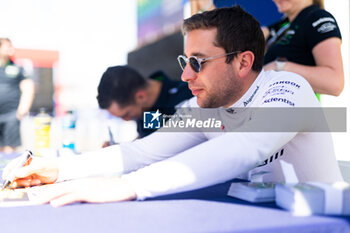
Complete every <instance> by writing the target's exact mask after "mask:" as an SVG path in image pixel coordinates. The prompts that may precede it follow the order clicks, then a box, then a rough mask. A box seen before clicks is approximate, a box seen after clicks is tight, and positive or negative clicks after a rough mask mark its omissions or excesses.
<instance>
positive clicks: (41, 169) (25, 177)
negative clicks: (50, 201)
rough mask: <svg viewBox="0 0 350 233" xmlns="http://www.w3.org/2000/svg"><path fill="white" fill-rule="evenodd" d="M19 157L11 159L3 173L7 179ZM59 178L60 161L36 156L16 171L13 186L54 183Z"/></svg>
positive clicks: (3, 176) (3, 177)
mask: <svg viewBox="0 0 350 233" xmlns="http://www.w3.org/2000/svg"><path fill="white" fill-rule="evenodd" d="M17 160H18V158H17V159H14V160H13V161H11V162H10V163H9V164H8V165H7V166H6V167H5V169H4V171H3V173H2V179H3V180H5V179H6V178H7V176H8V174H9V173H10V171H11V170H12V169H13V168H14V166H15V165H16V163H17ZM57 178H58V163H57V161H56V160H53V159H45V158H38V157H34V158H32V160H31V161H30V162H29V164H26V165H25V166H24V167H22V168H20V169H18V171H17V172H16V173H15V180H14V182H13V184H12V187H13V188H15V187H29V186H34V185H40V184H51V183H54V182H55V181H56V180H57Z"/></svg>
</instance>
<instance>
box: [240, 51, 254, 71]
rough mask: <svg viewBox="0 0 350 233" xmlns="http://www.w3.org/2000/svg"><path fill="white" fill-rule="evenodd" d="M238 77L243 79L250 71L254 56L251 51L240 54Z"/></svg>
mask: <svg viewBox="0 0 350 233" xmlns="http://www.w3.org/2000/svg"><path fill="white" fill-rule="evenodd" d="M237 58H238V61H239V65H238V75H239V77H245V76H246V75H248V73H249V72H250V71H251V69H252V66H253V63H254V60H255V56H254V53H253V52H252V51H244V52H242V53H240V54H239V55H238V56H237Z"/></svg>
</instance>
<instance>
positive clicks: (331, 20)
mask: <svg viewBox="0 0 350 233" xmlns="http://www.w3.org/2000/svg"><path fill="white" fill-rule="evenodd" d="M324 22H332V23H335V20H334V19H333V18H332V17H323V18H320V19H318V20H316V21H315V22H313V23H312V26H313V27H317V25H319V24H321V23H324Z"/></svg>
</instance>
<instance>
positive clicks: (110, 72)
mask: <svg viewBox="0 0 350 233" xmlns="http://www.w3.org/2000/svg"><path fill="white" fill-rule="evenodd" d="M97 91H98V96H97V101H98V104H99V106H100V108H102V109H106V110H107V111H108V112H109V113H110V114H112V115H113V116H116V117H121V118H122V119H123V120H126V121H129V120H135V121H136V123H137V132H138V134H139V136H138V137H139V138H143V137H145V136H147V135H149V134H151V133H153V132H154V131H155V130H154V129H144V128H143V119H142V118H143V111H157V110H158V109H159V111H160V112H161V113H163V114H167V115H171V114H174V113H175V107H176V106H177V105H181V103H182V102H183V101H184V100H187V99H190V98H191V97H193V95H192V94H191V91H190V89H188V85H187V83H185V82H182V81H174V80H171V79H169V78H168V77H167V75H166V74H165V73H163V72H161V71H157V72H155V73H153V74H152V75H150V77H149V78H145V77H143V76H142V75H141V74H140V73H139V72H137V71H136V70H135V69H133V68H131V67H129V66H113V67H109V68H108V69H107V70H106V71H105V72H104V74H103V75H102V78H101V81H100V84H99V85H98V88H97ZM108 145H109V144H108V143H105V144H104V147H105V146H108Z"/></svg>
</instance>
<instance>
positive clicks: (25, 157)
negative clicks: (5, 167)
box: [2, 150, 33, 189]
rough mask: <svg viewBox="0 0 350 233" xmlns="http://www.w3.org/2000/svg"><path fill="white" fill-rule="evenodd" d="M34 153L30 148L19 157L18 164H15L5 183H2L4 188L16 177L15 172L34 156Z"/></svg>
mask: <svg viewBox="0 0 350 233" xmlns="http://www.w3.org/2000/svg"><path fill="white" fill-rule="evenodd" d="M32 155H33V153H32V152H31V151H30V150H26V151H25V152H24V153H23V154H22V155H21V156H20V157H19V159H18V161H17V163H16V165H15V166H14V168H13V169H12V170H11V171H10V173H9V175H8V176H7V179H6V180H5V181H4V183H3V185H2V189H5V188H6V187H7V186H9V185H10V184H11V183H12V181H13V180H14V178H15V174H16V171H17V170H18V169H19V168H21V167H23V166H24V165H25V164H26V163H27V162H28V160H29V159H30V158H31V157H32Z"/></svg>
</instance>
